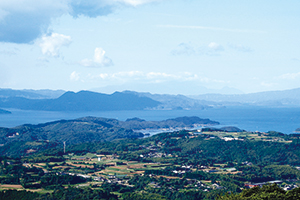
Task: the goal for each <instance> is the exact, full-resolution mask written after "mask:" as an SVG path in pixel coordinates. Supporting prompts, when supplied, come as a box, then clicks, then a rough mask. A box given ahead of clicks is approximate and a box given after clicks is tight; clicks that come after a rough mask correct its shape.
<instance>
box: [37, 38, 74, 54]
mask: <svg viewBox="0 0 300 200" xmlns="http://www.w3.org/2000/svg"><path fill="white" fill-rule="evenodd" d="M71 42H72V40H71V37H70V36H66V35H63V34H58V33H52V34H51V35H50V36H43V37H42V39H41V42H40V44H39V45H40V47H41V50H42V53H43V54H44V55H48V56H55V57H56V56H59V49H60V48H61V47H63V46H68V45H70V44H71Z"/></svg>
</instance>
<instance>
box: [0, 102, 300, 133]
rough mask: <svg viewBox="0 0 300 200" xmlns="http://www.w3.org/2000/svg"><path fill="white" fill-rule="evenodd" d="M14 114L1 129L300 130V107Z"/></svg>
mask: <svg viewBox="0 0 300 200" xmlns="http://www.w3.org/2000/svg"><path fill="white" fill-rule="evenodd" d="M10 111H11V112H12V114H10V115H0V126H1V127H15V126H18V125H22V124H26V123H27V124H28V123H30V124H38V123H44V122H49V121H55V120H60V119H75V118H79V117H85V116H95V117H106V118H115V119H119V120H126V119H128V118H133V117H139V118H142V119H145V120H153V121H157V120H164V119H169V118H175V117H182V116H198V117H200V118H209V119H211V120H215V121H218V122H220V123H221V125H222V126H229V125H230V126H236V127H239V128H241V129H245V130H248V131H269V130H276V131H280V132H283V133H292V132H294V131H295V129H296V128H299V127H300V108H263V107H227V108H218V109H207V110H197V111H195V110H190V111H187V110H176V111H175V110H172V111H106V112H48V111H23V110H15V109H10Z"/></svg>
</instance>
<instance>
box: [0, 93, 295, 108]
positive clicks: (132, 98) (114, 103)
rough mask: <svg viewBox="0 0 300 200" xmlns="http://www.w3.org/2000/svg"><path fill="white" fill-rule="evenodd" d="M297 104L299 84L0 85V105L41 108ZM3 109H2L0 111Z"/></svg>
mask: <svg viewBox="0 0 300 200" xmlns="http://www.w3.org/2000/svg"><path fill="white" fill-rule="evenodd" d="M249 105H251V106H271V107H282V106H300V88H296V89H292V90H283V91H269V92H259V93H250V94H234V95H225V94H205V95H195V96H189V97H187V96H184V95H168V94H151V93H141V92H134V91H124V92H115V93H113V94H103V93H97V92H91V91H80V92H77V93H75V92H64V91H62V90H55V91H53V90H12V89H0V108H2V109H8V108H15V109H22V110H45V111H113V110H115V111H117V110H202V109H208V108H216V107H224V106H249ZM0 113H4V111H0Z"/></svg>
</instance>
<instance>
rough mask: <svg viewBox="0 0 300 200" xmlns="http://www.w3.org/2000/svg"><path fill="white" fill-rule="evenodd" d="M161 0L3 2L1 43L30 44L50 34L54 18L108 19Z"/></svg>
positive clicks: (0, 22) (39, 0) (1, 2)
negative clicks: (120, 11)
mask: <svg viewBox="0 0 300 200" xmlns="http://www.w3.org/2000/svg"><path fill="white" fill-rule="evenodd" d="M155 1H160V0H97V1H95V0H42V1H41V0H26V1H23V0H1V1H0V42H10V43H30V42H33V41H34V40H35V39H36V38H39V37H41V36H42V35H44V34H45V33H47V31H48V27H49V25H50V23H51V20H52V19H53V18H57V17H60V16H62V15H63V14H69V15H71V16H73V17H75V18H76V17H79V16H82V15H83V16H87V17H98V16H103V15H108V14H110V13H112V12H114V11H115V10H116V9H118V8H121V7H124V6H138V5H142V4H146V3H150V2H155Z"/></svg>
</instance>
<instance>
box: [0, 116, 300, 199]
mask: <svg viewBox="0 0 300 200" xmlns="http://www.w3.org/2000/svg"><path fill="white" fill-rule="evenodd" d="M177 120H179V121H180V123H183V121H184V120H185V118H181V119H177ZM138 121H140V122H143V120H141V119H129V120H128V122H130V123H138ZM175 121H176V120H175ZM114 123H119V122H118V121H114V120H109V119H105V120H104V119H103V120H100V119H99V118H82V119H78V120H71V121H60V122H52V123H47V124H42V125H36V126H29V125H26V126H22V127H19V129H18V133H19V135H18V136H21V137H19V139H20V140H21V139H22V138H23V141H22V140H21V141H17V140H14V142H10V143H9V144H10V146H11V147H8V145H4V146H3V147H1V150H2V152H4V153H3V154H2V155H5V154H6V156H2V157H0V183H1V185H0V189H1V190H2V191H1V190H0V191H1V193H0V195H2V196H0V199H1V198H6V199H9V198H11V199H14V198H20V199H22V198H23V199H124V200H127V199H169V200H173V199H174V200H175V199H176V200H180V199H191V200H193V199H195V200H196V199H216V198H219V199H299V188H298V187H299V186H300V171H299V170H298V166H299V165H300V148H299V147H300V143H299V136H298V135H297V134H293V135H284V134H282V133H279V132H274V131H272V132H267V133H259V132H245V131H242V130H237V129H235V128H233V127H229V128H224V129H223V128H222V129H217V130H216V129H202V130H199V131H198V130H193V131H187V130H181V131H175V132H166V133H161V134H157V135H154V136H152V137H148V138H143V139H140V138H135V137H131V138H130V137H128V138H126V139H122V138H119V137H116V138H117V140H116V139H115V140H111V141H104V140H103V141H102V140H101V141H93V140H88V142H85V143H79V144H77V143H76V142H73V143H72V142H71V141H72V140H73V138H72V137H73V136H74V135H75V136H76V134H75V131H77V130H76V129H77V128H80V130H81V131H82V135H81V136H82V137H83V138H84V136H85V134H87V132H89V130H90V132H91V134H94V135H96V132H97V131H96V130H97V128H99V130H98V132H99V133H100V131H103V135H105V134H107V135H109V132H110V130H112V129H115V128H116V127H117V126H116V124H114ZM168 123H169V122H168ZM20 130H23V131H24V132H21V131H20ZM118 130H123V131H127V130H129V129H124V128H122V127H119V129H118ZM1 131H2V132H1V134H4V133H8V134H15V137H17V135H16V133H17V132H16V129H14V130H13V131H12V129H2V130H1ZM10 131H11V132H10ZM25 131H27V132H28V135H27V136H29V135H30V137H28V138H32V137H33V136H34V135H35V137H36V138H38V139H35V140H25V139H26V138H27V136H26V133H25ZM39 131H40V132H39ZM20 133H22V135H21V134H20ZM46 133H47V134H48V135H50V136H51V134H52V135H53V137H54V133H57V136H56V137H65V136H62V135H63V134H62V133H65V135H67V136H68V137H70V139H69V141H70V142H69V143H70V144H68V146H67V148H66V149H63V146H62V145H61V144H60V145H56V146H55V145H53V146H50V145H51V144H54V142H53V143H51V142H50V141H49V142H47V141H45V138H44V140H41V139H40V138H39V137H42V135H43V134H46ZM78 134H79V133H78ZM110 134H111V135H114V134H115V132H113V131H112V132H110ZM99 135H100V134H99ZM50 136H47V137H50ZM94 137H95V136H94ZM108 138H109V136H108ZM6 139H8V138H6ZM6 139H5V140H6ZM10 139H14V138H10ZM77 139H78V138H77ZM81 141H84V140H81ZM46 144H47V145H48V146H47V145H46ZM24 145H25V146H26V145H28V146H30V147H31V148H32V149H33V148H35V149H38V151H35V152H31V153H27V152H24V151H23V152H19V153H18V152H17V151H16V150H15V151H13V149H14V148H16V149H20V148H23V146H24ZM46 147H47V148H46ZM10 151H13V154H11V155H16V156H15V157H12V156H10V157H9V156H7V155H8V154H9V153H11V152H10ZM64 151H65V152H64ZM273 183H276V184H277V185H276V184H273ZM11 189H17V190H11Z"/></svg>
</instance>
